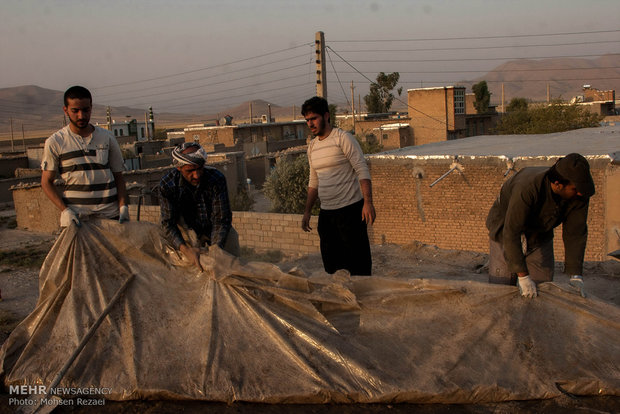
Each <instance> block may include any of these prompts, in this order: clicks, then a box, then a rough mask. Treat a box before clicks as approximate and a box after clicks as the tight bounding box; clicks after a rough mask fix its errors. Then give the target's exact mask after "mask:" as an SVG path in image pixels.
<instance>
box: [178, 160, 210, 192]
mask: <svg viewBox="0 0 620 414" xmlns="http://www.w3.org/2000/svg"><path fill="white" fill-rule="evenodd" d="M178 168H179V171H180V172H181V175H182V176H183V178H184V179H185V181H187V182H188V183H190V184H191V185H193V186H194V187H196V186H197V185H198V184H199V183H200V177H202V173H203V171H204V169H203V168H202V167H201V166H198V165H183V166H181V167H178Z"/></svg>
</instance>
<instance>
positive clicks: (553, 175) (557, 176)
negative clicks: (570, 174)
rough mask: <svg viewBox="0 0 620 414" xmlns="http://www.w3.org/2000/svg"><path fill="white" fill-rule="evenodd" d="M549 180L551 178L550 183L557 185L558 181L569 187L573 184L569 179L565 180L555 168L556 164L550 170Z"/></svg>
mask: <svg viewBox="0 0 620 414" xmlns="http://www.w3.org/2000/svg"><path fill="white" fill-rule="evenodd" d="M547 178H549V181H550V182H552V183H555V182H556V181H557V182H558V183H560V184H562V185H568V184H570V183H571V182H570V180H569V179H566V178H564V176H562V174H560V173H559V172H558V170H557V169H556V168H555V164H554V165H553V166H551V168H549V171H547Z"/></svg>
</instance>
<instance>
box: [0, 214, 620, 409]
mask: <svg viewBox="0 0 620 414" xmlns="http://www.w3.org/2000/svg"><path fill="white" fill-rule="evenodd" d="M202 262H203V265H204V267H205V272H204V273H201V274H198V272H197V271H196V270H195V268H191V267H190V266H188V265H185V264H183V262H182V260H181V258H180V256H178V254H177V253H175V252H174V251H173V250H170V249H169V247H167V246H166V245H165V243H164V242H163V239H162V238H161V237H160V233H159V229H158V227H157V226H155V225H150V224H147V223H135V222H134V223H126V224H123V225H120V224H118V223H116V222H113V221H91V222H85V223H84V224H83V225H82V227H81V228H79V229H78V228H76V227H75V226H72V227H70V228H68V229H67V230H65V231H64V232H63V233H62V234H61V235H60V236H59V238H58V240H57V242H56V244H55V245H54V247H53V248H52V250H51V251H50V253H49V255H48V257H47V259H46V261H45V263H44V265H43V267H42V269H41V275H40V298H39V301H38V303H37V306H36V308H35V310H34V311H33V312H32V314H31V315H30V316H28V317H27V318H26V319H25V320H24V321H23V322H22V323H21V324H20V325H19V326H18V327H17V328H16V329H15V330H14V331H13V332H12V334H11V335H10V337H9V338H8V340H7V341H6V342H5V343H4V345H3V347H2V350H1V353H0V363H1V367H0V368H1V371H2V373H3V375H4V381H5V384H6V385H15V384H22V385H23V384H29V385H30V384H44V385H48V386H49V384H50V383H51V382H52V380H53V378H54V377H55V376H56V374H57V373H58V372H59V370H60V369H61V367H62V366H63V365H64V364H65V362H66V361H67V359H68V358H69V356H70V355H71V354H72V352H73V351H74V349H75V348H76V346H77V345H78V343H79V342H80V340H81V338H82V337H83V336H84V335H85V333H86V332H87V331H88V329H89V327H90V326H91V325H92V324H93V322H94V321H95V320H96V319H97V317H98V315H99V314H100V313H101V312H102V310H103V309H104V308H105V307H106V304H107V303H108V301H109V300H110V299H111V298H112V297H113V296H114V294H115V292H116V291H117V290H118V289H119V287H120V286H121V285H122V284H123V282H124V281H125V280H126V278H127V277H128V276H129V275H131V274H135V277H134V279H133V280H132V281H131V282H130V284H129V285H128V288H127V290H126V291H125V292H124V293H123V295H122V296H121V298H120V300H119V302H118V303H117V304H116V305H115V306H114V308H113V309H112V311H111V312H110V314H109V315H108V316H107V317H106V319H105V320H104V322H103V323H102V324H101V325H100V326H99V328H98V329H97V331H96V333H95V335H94V336H93V337H92V338H91V339H90V341H89V342H88V343H87V345H86V346H85V347H84V349H83V350H82V352H81V353H80V354H79V356H78V357H77V359H76V360H75V362H74V363H73V364H72V365H71V368H70V369H69V370H68V372H67V373H66V375H65V376H64V377H63V379H62V381H61V382H60V386H61V387H76V388H79V387H94V388H106V389H108V388H109V389H110V391H108V392H107V393H106V395H105V397H106V398H109V399H117V400H130V399H141V398H171V399H201V400H212V401H227V402H232V401H249V402H268V403H324V402H361V403H370V402H428V403H431V402H436V403H481V402H491V401H505V400H520V399H543V398H552V397H556V396H558V395H560V394H561V393H562V392H567V393H571V394H576V395H620V372H619V366H620V355H619V353H620V347H619V346H618V344H620V310H619V309H618V307H616V306H614V305H611V304H608V303H605V302H603V301H599V300H597V299H595V298H586V299H584V298H581V297H580V296H578V295H576V294H574V293H572V292H569V291H565V290H563V289H562V288H561V286H558V285H555V284H553V283H547V284H544V285H541V286H540V296H539V297H538V298H536V299H534V300H527V299H524V298H522V297H520V295H519V293H518V291H517V289H516V288H515V287H511V286H500V285H489V284H486V283H479V282H473V281H450V280H433V279H420V278H412V279H407V280H404V279H390V278H384V277H380V276H373V277H350V276H348V275H347V274H346V273H342V274H340V273H339V274H336V275H334V276H327V275H322V276H321V275H316V276H304V275H302V274H296V275H295V274H289V273H284V272H282V271H281V270H280V269H279V268H278V267H276V266H274V265H271V264H267V263H258V262H253V263H247V264H245V263H242V262H240V261H239V260H237V259H235V258H233V257H231V256H229V255H227V254H226V253H224V252H223V251H221V250H217V249H211V251H210V252H209V253H208V255H203V258H202ZM429 276H432V275H429Z"/></svg>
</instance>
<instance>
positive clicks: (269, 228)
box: [129, 205, 319, 254]
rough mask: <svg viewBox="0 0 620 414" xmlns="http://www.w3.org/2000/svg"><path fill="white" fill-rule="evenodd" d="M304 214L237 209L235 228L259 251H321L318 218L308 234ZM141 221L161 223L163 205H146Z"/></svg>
mask: <svg viewBox="0 0 620 414" xmlns="http://www.w3.org/2000/svg"><path fill="white" fill-rule="evenodd" d="M129 214H130V217H131V219H132V220H136V219H137V206H136V205H131V206H129ZM301 218H302V215H301V214H275V213H256V212H249V211H234V212H233V227H234V228H235V230H237V233H239V244H240V245H241V246H245V247H251V248H253V249H259V250H281V251H283V252H286V253H302V254H306V253H314V252H317V251H319V236H318V234H317V232H316V224H317V217H312V218H311V220H310V227H312V228H313V231H312V232H310V233H306V232H304V231H303V230H302V229H301ZM140 221H149V222H151V223H159V206H142V207H141V208H140Z"/></svg>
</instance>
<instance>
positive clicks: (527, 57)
mask: <svg viewBox="0 0 620 414" xmlns="http://www.w3.org/2000/svg"><path fill="white" fill-rule="evenodd" d="M332 50H333V49H332ZM607 55H618V53H608V54H607ZM595 56H601V55H600V53H599V54H594V55H562V56H526V57H517V58H514V57H494V58H457V59H413V60H411V59H378V60H351V61H350V62H353V63H424V62H468V61H476V62H479V61H482V60H485V61H486V60H532V59H565V58H583V57H595Z"/></svg>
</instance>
